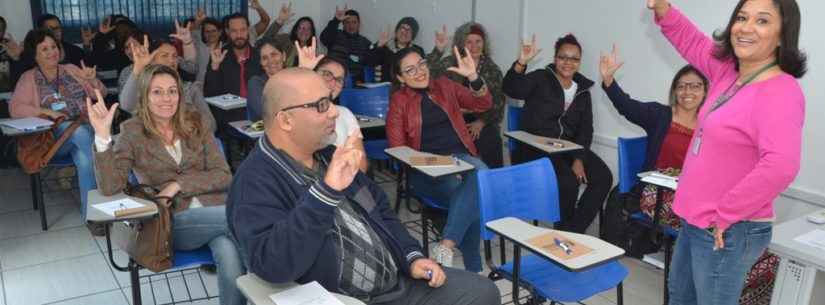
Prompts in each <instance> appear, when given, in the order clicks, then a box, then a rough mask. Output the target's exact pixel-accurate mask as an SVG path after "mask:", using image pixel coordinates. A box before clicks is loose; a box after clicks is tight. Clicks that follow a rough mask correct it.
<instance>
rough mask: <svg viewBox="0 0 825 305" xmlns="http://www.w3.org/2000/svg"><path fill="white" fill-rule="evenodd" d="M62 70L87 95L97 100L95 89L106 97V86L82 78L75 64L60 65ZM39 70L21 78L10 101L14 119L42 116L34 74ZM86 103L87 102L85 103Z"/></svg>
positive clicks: (10, 109) (27, 72)
mask: <svg viewBox="0 0 825 305" xmlns="http://www.w3.org/2000/svg"><path fill="white" fill-rule="evenodd" d="M60 68H61V69H63V70H65V71H68V72H69V75H71V76H72V77H74V78H75V79H76V80H77V81H78V82H79V83H80V84H81V85H83V89H84V90H85V91H86V95H87V96H89V97H92V98H93V99H94V98H95V91H94V90H95V89H98V90H100V94H101V95H103V96H104V97H106V86H104V85H103V83H102V82H100V80H98V79H95V80H94V81H86V80H84V79H83V78H82V77H80V68H78V67H77V66H75V65H73V64H66V65H60ZM35 73H37V68H33V69H30V70H29V71H26V72H25V73H23V75H21V76H20V80H19V81H17V86H16V87H15V88H14V93H13V94H12V96H11V100H10V101H9V114H10V115H11V117H13V118H22V117H33V116H37V115H38V114H40V108H41V107H40V93H39V91H38V89H37V84H35V81H34V74H35ZM84 103H85V101H84Z"/></svg>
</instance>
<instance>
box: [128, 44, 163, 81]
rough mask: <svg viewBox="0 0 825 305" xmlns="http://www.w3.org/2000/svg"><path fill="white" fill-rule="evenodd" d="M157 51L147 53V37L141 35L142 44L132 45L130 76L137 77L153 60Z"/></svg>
mask: <svg viewBox="0 0 825 305" xmlns="http://www.w3.org/2000/svg"><path fill="white" fill-rule="evenodd" d="M155 54H157V51H155V52H152V53H149V36H148V35H143V44H142V45H140V44H137V43H135V44H133V45H132V75H134V76H138V75H140V73H141V72H143V69H145V68H146V66H148V65H149V63H151V62H152V60H153V59H155Z"/></svg>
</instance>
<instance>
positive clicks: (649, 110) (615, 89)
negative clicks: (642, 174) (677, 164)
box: [602, 80, 673, 171]
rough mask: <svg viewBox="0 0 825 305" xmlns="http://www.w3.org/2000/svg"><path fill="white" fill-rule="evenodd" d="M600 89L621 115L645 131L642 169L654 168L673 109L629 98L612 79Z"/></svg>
mask: <svg viewBox="0 0 825 305" xmlns="http://www.w3.org/2000/svg"><path fill="white" fill-rule="evenodd" d="M602 89H604V92H605V93H607V97H609V98H610V101H611V102H613V106H614V107H616V110H618V111H619V113H620V114H621V115H623V116H624V117H625V118H627V120H628V121H630V122H632V123H633V124H636V125H639V126H640V127H642V129H644V130H645V132H646V133H647V152H646V154H645V163H644V166H643V167H642V170H643V171H649V170H654V169H655V168H654V167H655V166H656V159H658V158H659V151H661V149H662V143H663V142H664V141H665V136H666V135H667V131H668V130H669V129H670V122H671V120H672V119H673V110H671V108H670V106H668V105H662V104H660V103H657V102H647V103H642V102H639V101H637V100H634V99H632V98H630V96H629V95H627V93H625V92H624V91H623V90H622V88H621V87H619V83H618V82H617V81H615V80H614V81H613V84H611V85H610V87H605V86H604V83H602Z"/></svg>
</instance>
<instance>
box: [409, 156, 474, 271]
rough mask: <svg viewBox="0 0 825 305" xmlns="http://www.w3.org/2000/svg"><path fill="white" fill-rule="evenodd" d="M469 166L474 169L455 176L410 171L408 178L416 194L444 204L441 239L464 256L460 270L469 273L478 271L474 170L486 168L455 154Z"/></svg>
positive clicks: (469, 158) (470, 157)
mask: <svg viewBox="0 0 825 305" xmlns="http://www.w3.org/2000/svg"><path fill="white" fill-rule="evenodd" d="M455 156H456V157H458V158H459V159H461V160H464V161H466V162H467V163H470V164H472V165H473V166H474V167H475V168H476V169H475V170H473V171H470V172H468V173H464V174H461V175H460V176H459V175H449V176H443V177H439V178H436V179H433V178H431V177H429V176H427V175H425V174H423V173H420V172H416V171H413V172H411V173H410V175H409V179H410V187H411V188H412V190H413V192H414V193H415V194H417V195H423V196H426V197H429V198H431V199H433V200H435V202H438V203H446V204H447V205H448V206H447V207H446V208H447V224H446V225H445V226H444V232H443V237H444V239H448V240H451V241H454V242H455V243H456V245H458V249H459V250H461V254H462V255H463V256H464V267H465V268H466V269H467V270H469V271H473V272H479V271H481V245H480V244H481V227H480V226H481V224H480V220H479V207H478V184H477V183H478V182H477V181H476V180H477V179H476V171H478V170H481V169H487V165H485V164H484V162H482V161H481V160H479V159H477V158H475V157H473V156H471V155H468V154H457V155H455Z"/></svg>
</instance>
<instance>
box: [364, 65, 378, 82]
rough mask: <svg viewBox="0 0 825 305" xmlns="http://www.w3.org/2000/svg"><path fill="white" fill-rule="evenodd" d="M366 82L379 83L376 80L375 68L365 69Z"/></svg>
mask: <svg viewBox="0 0 825 305" xmlns="http://www.w3.org/2000/svg"><path fill="white" fill-rule="evenodd" d="M364 81H365V82H367V83H374V82H376V81H377V80H376V79H375V67H364Z"/></svg>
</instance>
